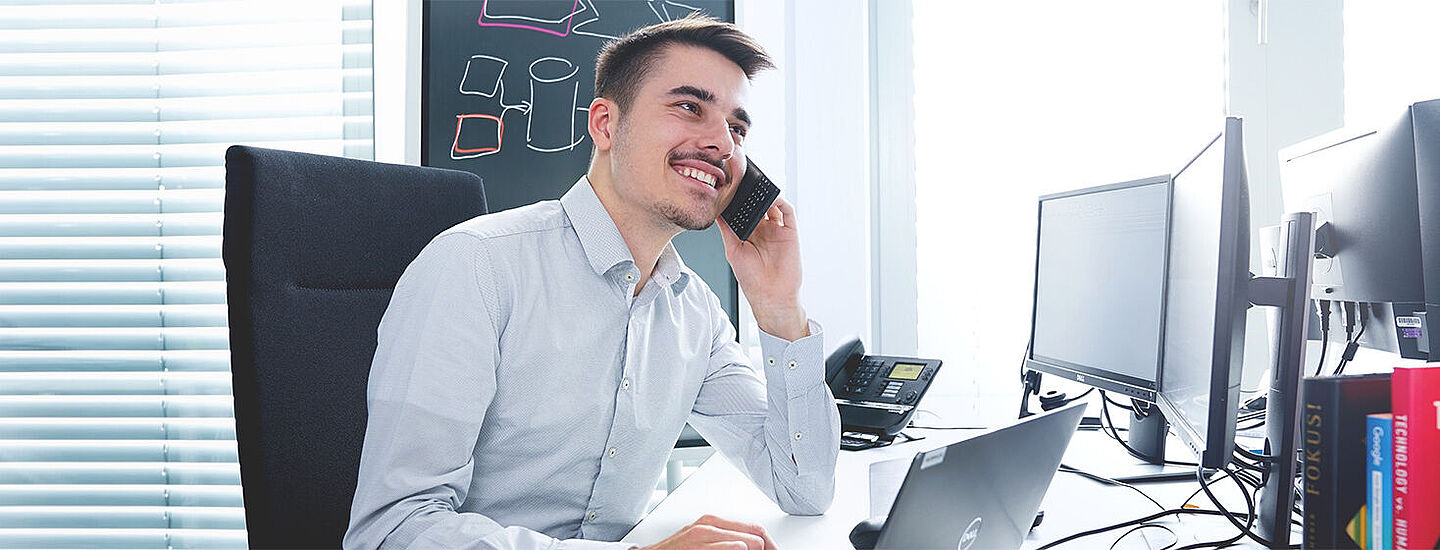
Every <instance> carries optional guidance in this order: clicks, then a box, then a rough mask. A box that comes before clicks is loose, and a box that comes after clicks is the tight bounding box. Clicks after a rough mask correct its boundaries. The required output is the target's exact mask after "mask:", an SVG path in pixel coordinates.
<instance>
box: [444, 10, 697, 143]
mask: <svg viewBox="0 0 1440 550" xmlns="http://www.w3.org/2000/svg"><path fill="white" fill-rule="evenodd" d="M686 1H689V0H686ZM645 5H646V6H647V7H649V8H650V12H651V13H652V14H654V15H655V18H656V19H657V20H659V21H660V22H665V21H673V20H675V19H679V18H682V17H686V16H688V15H690V14H692V13H696V12H703V10H702V9H701V8H699V7H697V6H692V5H689V4H686V3H685V2H684V1H682V0H646V1H645ZM507 10H508V11H507ZM477 23H478V24H479V25H480V26H481V27H508V28H514V29H524V30H530V31H538V32H542V33H546V34H551V35H554V36H558V37H561V38H564V37H567V36H570V35H581V36H589V37H593V38H601V39H605V40H613V39H616V38H619V36H620V35H622V34H624V33H625V32H626V31H627V30H628V29H625V28H609V27H615V26H618V25H622V23H620V20H614V21H611V22H610V23H611V25H609V26H608V27H607V25H606V24H605V23H606V22H605V21H604V17H603V15H602V14H601V12H600V8H599V6H598V5H597V3H596V0H573V1H567V0H559V1H546V2H541V1H534V2H514V3H508V4H505V7H497V6H492V5H491V3H490V1H489V0H484V2H483V3H482V5H481V7H480V18H479V19H478V20H477ZM509 66H510V62H509V61H508V60H506V59H503V58H500V57H495V56H492V55H485V54H477V55H472V56H470V58H469V59H468V60H467V61H466V63H465V71H464V72H463V73H462V74H461V76H460V85H459V88H460V93H461V94H462V95H466V96H478V97H479V98H484V100H485V101H484V102H483V103H487V104H488V105H482V106H477V108H476V109H474V110H472V111H471V112H465V113H461V114H457V115H455V140H454V142H453V143H452V145H451V147H450V158H452V159H455V160H461V159H472V158H478V157H483V156H487V155H493V154H495V153H499V152H500V149H501V147H502V145H503V144H502V141H503V140H504V135H505V118H506V116H507V115H511V111H515V115H518V116H524V117H525V146H526V147H528V148H529V149H531V150H534V151H537V152H541V153H558V152H563V151H571V150H574V149H575V148H576V147H579V146H580V144H581V143H584V142H585V138H586V137H587V135H588V134H587V132H586V128H585V126H586V124H587V118H588V114H589V112H590V107H589V103H590V102H589V100H586V101H584V102H582V101H581V100H580V80H579V79H578V78H577V75H578V74H579V71H580V68H579V67H578V66H577V65H576V64H575V63H574V62H573V61H571V60H569V59H565V58H563V57H553V56H548V57H540V58H538V59H535V60H534V61H532V62H531V63H530V66H529V75H528V76H529V79H528V80H529V82H528V84H529V92H530V95H529V97H527V98H508V97H507V96H506V93H505V73H506V70H507V69H508V68H509ZM513 83H514V82H513V80H512V84H513ZM522 93H523V92H522ZM515 115H511V116H512V117H513V116H515Z"/></svg>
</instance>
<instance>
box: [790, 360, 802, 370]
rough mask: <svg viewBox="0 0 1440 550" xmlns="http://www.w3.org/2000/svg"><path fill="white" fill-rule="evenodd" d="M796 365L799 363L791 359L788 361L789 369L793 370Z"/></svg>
mask: <svg viewBox="0 0 1440 550" xmlns="http://www.w3.org/2000/svg"><path fill="white" fill-rule="evenodd" d="M798 366H800V364H799V363H796V362H794V361H791V362H790V370H795V367H798Z"/></svg>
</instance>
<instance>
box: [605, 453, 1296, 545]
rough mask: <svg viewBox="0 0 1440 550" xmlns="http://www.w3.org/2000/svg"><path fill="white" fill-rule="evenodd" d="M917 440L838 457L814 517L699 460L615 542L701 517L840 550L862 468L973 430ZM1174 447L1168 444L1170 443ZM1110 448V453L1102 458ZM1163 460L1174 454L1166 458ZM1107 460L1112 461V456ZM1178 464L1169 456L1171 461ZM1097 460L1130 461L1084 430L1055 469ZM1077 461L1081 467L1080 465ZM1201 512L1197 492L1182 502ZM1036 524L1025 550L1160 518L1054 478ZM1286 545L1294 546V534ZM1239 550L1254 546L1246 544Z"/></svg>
mask: <svg viewBox="0 0 1440 550" xmlns="http://www.w3.org/2000/svg"><path fill="white" fill-rule="evenodd" d="M907 433H911V434H914V435H924V436H926V438H925V439H923V440H921V441H915V442H908V443H896V444H894V445H891V446H889V447H884V448H880V449H871V450H867V451H862V452H850V451H841V452H840V459H839V463H838V464H837V465H836V471H835V475H836V480H837V481H836V487H835V500H834V503H833V504H832V506H831V508H830V510H829V512H827V513H826V514H825V515H823V516H814V517H801V516H790V515H787V514H785V513H784V512H782V511H780V508H779V507H777V506H775V504H774V503H772V502H770V500H769V499H767V498H766V497H765V495H764V494H763V493H761V492H760V490H759V489H756V488H755V486H754V485H753V484H752V483H750V481H749V480H748V479H746V478H745V476H744V475H743V474H741V473H740V471H739V470H736V469H735V468H734V467H733V466H731V465H730V463H729V462H727V461H725V460H724V458H722V457H721V456H720V455H719V454H716V455H715V456H712V457H711V458H710V459H709V460H707V461H706V462H705V463H704V464H703V465H702V466H701V467H700V468H699V469H698V470H696V471H695V473H694V474H691V476H690V477H689V478H688V479H686V480H685V481H684V482H683V483H681V484H680V487H679V488H677V489H676V490H675V492H673V493H671V494H670V496H669V497H667V498H666V499H665V501H664V502H661V503H660V505H659V506H658V507H656V508H655V510H654V511H652V512H651V513H650V515H648V516H646V517H645V519H644V520H643V521H641V522H640V523H639V524H638V525H636V526H635V528H634V529H632V530H631V531H630V533H629V534H627V535H626V536H625V538H624V539H623V540H624V541H626V542H632V543H635V544H640V545H645V544H653V543H655V542H658V541H660V540H663V539H664V538H665V537H668V536H670V535H671V534H673V533H675V531H677V530H679V529H680V528H681V527H684V526H685V525H688V524H690V523H692V522H694V521H695V520H696V519H698V518H699V517H700V516H702V515H705V514H713V515H716V516H719V517H722V518H726V519H731V520H736V521H743V522H746V523H754V524H758V525H761V526H764V527H765V529H766V531H767V532H769V534H770V536H771V538H772V539H774V540H775V543H776V545H778V546H779V547H780V548H782V549H786V550H795V549H802V550H803V549H811V548H815V549H849V548H851V546H850V542H849V538H848V537H849V534H850V530H851V528H853V527H854V526H855V524H856V523H858V522H860V521H861V520H864V519H866V517H868V516H869V513H870V494H869V491H870V490H869V466H870V464H871V463H873V462H878V461H881V460H887V459H892V458H900V457H905V458H909V457H912V456H914V454H915V453H917V452H920V451H923V450H928V449H933V448H937V447H941V446H943V445H947V444H949V443H953V442H955V441H959V440H962V439H965V438H968V437H973V436H974V435H976V434H978V433H980V432H979V431H978V430H952V431H937V430H909V431H907ZM1179 445H1180V443H1179V442H1178V441H1176V440H1174V439H1173V438H1172V440H1171V443H1170V446H1171V447H1172V448H1174V447H1178V446H1179ZM1112 451H1114V452H1112ZM1172 456H1177V455H1174V454H1173V453H1172ZM1112 457H1113V458H1112ZM1177 457H1178V456H1177ZM1106 460H1113V461H1115V462H1117V463H1118V462H1127V463H1131V464H1135V463H1138V462H1137V461H1134V459H1131V458H1130V457H1128V456H1127V455H1125V454H1124V451H1123V450H1121V449H1120V448H1119V446H1118V444H1117V443H1115V442H1114V441H1113V440H1110V439H1108V438H1106V437H1105V436H1104V435H1103V434H1101V433H1099V432H1094V431H1083V432H1079V433H1077V434H1075V439H1074V440H1072V441H1071V443H1070V447H1069V449H1068V450H1067V452H1066V454H1065V463H1066V464H1070V465H1072V466H1075V467H1077V468H1081V469H1085V470H1089V471H1093V472H1094V473H1097V474H1101V475H1104V472H1102V471H1099V468H1094V469H1092V468H1090V467H1088V466H1091V465H1095V464H1098V463H1101V462H1104V461H1106ZM1081 464H1085V466H1082V465H1081ZM1140 488H1141V489H1142V490H1144V491H1145V492H1146V493H1148V494H1150V496H1152V497H1153V498H1155V499H1156V500H1158V501H1160V503H1161V504H1164V505H1165V506H1166V507H1167V508H1175V507H1178V506H1179V505H1180V503H1181V501H1183V500H1185V498H1186V497H1187V496H1189V495H1190V493H1191V492H1192V491H1194V490H1196V489H1198V488H1199V485H1198V484H1196V483H1195V482H1193V481H1189V482H1167V483H1149V484H1144V485H1141V486H1140ZM1212 490H1214V491H1215V492H1216V494H1217V495H1218V496H1219V497H1220V498H1221V499H1222V500H1223V501H1224V502H1225V503H1226V504H1227V506H1228V507H1229V508H1230V509H1231V510H1244V509H1245V504H1244V501H1243V499H1241V497H1240V496H1239V492H1238V491H1237V489H1236V488H1235V486H1234V484H1233V483H1232V482H1230V481H1229V480H1228V479H1226V480H1223V481H1221V482H1219V483H1216V484H1214V485H1212ZM1191 503H1193V504H1201V505H1203V506H1204V507H1206V508H1209V507H1210V504H1209V500H1208V499H1206V498H1205V495H1204V494H1201V495H1200V496H1198V497H1196V498H1195V499H1194V500H1192V501H1191ZM1041 510H1044V511H1045V520H1044V523H1042V524H1041V525H1040V527H1038V528H1036V529H1035V530H1034V531H1032V532H1031V533H1030V536H1029V538H1027V539H1026V543H1025V548H1034V547H1037V546H1040V545H1042V544H1045V543H1047V542H1049V541H1052V540H1055V539H1059V538H1062V537H1064V536H1067V535H1070V534H1072V533H1077V532H1080V531H1085V530H1089V529H1094V528H1097V527H1103V526H1106V525H1111V524H1114V523H1119V522H1121V521H1125V520H1129V519H1135V518H1140V517H1143V516H1145V515H1148V514H1152V513H1154V512H1158V511H1160V509H1159V508H1157V507H1156V506H1155V504H1154V503H1151V502H1150V501H1148V500H1146V499H1145V498H1144V497H1142V496H1140V495H1139V494H1137V493H1135V492H1134V491H1131V490H1129V489H1126V488H1124V487H1115V486H1109V485H1104V484H1101V483H1098V482H1095V481H1091V480H1089V479H1086V478H1083V477H1081V476H1079V475H1076V474H1069V473H1064V472H1059V473H1056V474H1055V480H1054V482H1052V483H1051V485H1050V490H1049V492H1048V493H1046V495H1045V501H1044V503H1043V504H1042V505H1041ZM1157 521H1158V522H1160V523H1163V524H1165V525H1167V526H1169V527H1170V528H1171V529H1173V530H1174V531H1175V532H1176V533H1177V534H1178V535H1179V537H1180V539H1181V540H1180V545H1185V544H1189V543H1192V542H1199V541H1209V540H1217V539H1221V538H1225V537H1228V536H1233V535H1234V534H1235V532H1236V531H1235V529H1234V528H1233V527H1232V526H1230V524H1229V523H1228V522H1227V521H1226V520H1225V518H1222V517H1215V516H1196V515H1186V516H1183V519H1181V520H1177V519H1175V517H1174V516H1170V517H1169V518H1167V519H1163V520H1157ZM1125 530H1126V529H1120V530H1116V531H1112V532H1109V533H1105V534H1100V535H1095V536H1092V537H1087V538H1082V539H1079V540H1076V541H1072V542H1071V543H1069V544H1066V545H1062V546H1061V548H1097V547H1098V548H1108V547H1109V546H1110V544H1111V542H1113V541H1115V540H1116V538H1117V537H1119V536H1120V535H1121V534H1122V533H1124V532H1125ZM1172 540H1173V538H1172V535H1171V534H1169V533H1166V532H1164V531H1163V530H1160V529H1144V530H1142V531H1140V532H1137V533H1132V534H1130V535H1129V536H1127V537H1125V539H1124V540H1122V541H1121V543H1120V544H1119V545H1117V546H1116V548H1152V547H1153V548H1161V547H1164V546H1166V545H1167V544H1169V543H1170V542H1171V541H1172ZM1293 540H1296V541H1298V540H1299V538H1298V533H1297V534H1296V538H1294V539H1293ZM1246 542H1248V543H1249V544H1248V546H1247V545H1243V544H1242V546H1243V547H1250V548H1260V546H1259V545H1258V544H1255V543H1254V542H1251V541H1248V540H1247V541H1246Z"/></svg>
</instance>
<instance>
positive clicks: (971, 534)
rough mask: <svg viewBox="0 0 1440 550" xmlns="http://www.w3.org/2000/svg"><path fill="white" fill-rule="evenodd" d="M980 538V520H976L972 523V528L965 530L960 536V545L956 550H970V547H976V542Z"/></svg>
mask: <svg viewBox="0 0 1440 550" xmlns="http://www.w3.org/2000/svg"><path fill="white" fill-rule="evenodd" d="M979 538H980V518H975V520H974V521H971V522H970V526H969V527H966V528H965V532H964V533H962V534H961V535H960V545H959V546H957V547H956V550H970V547H971V546H975V541H976V540H978V539H979Z"/></svg>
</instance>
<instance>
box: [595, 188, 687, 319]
mask: <svg viewBox="0 0 1440 550" xmlns="http://www.w3.org/2000/svg"><path fill="white" fill-rule="evenodd" d="M586 179H588V180H590V188H591V189H593V190H594V191H595V196H596V197H597V198H599V199H600V204H601V205H602V206H604V207H605V212H606V213H607V214H609V215H610V220H611V221H613V222H614V223H615V228H616V229H618V230H620V238H621V239H623V240H624V241H625V247H626V248H629V249H630V258H631V259H633V260H634V261H635V267H636V269H639V270H640V280H639V282H637V283H636V285H635V295H637V296H638V295H639V294H640V290H641V289H642V288H644V287H645V283H646V281H649V280H650V275H651V274H652V273H654V271H655V264H656V263H657V262H659V260H660V254H661V253H663V252H665V246H666V245H668V244H670V240H671V239H673V238H675V235H678V234H680V229H679V228H677V227H675V226H674V225H670V224H659V223H656V222H655V220H653V219H651V218H650V216H648V215H647V214H646V213H645V212H643V211H638V210H636V209H635V208H634V207H633V206H630V205H627V204H626V203H625V202H624V201H622V200H620V198H619V197H617V196H615V187H614V186H613V185H611V183H610V175H609V174H608V173H601V172H600V171H599V170H595V169H594V167H593V166H592V169H591V170H590V171H589V173H588V174H586Z"/></svg>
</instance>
